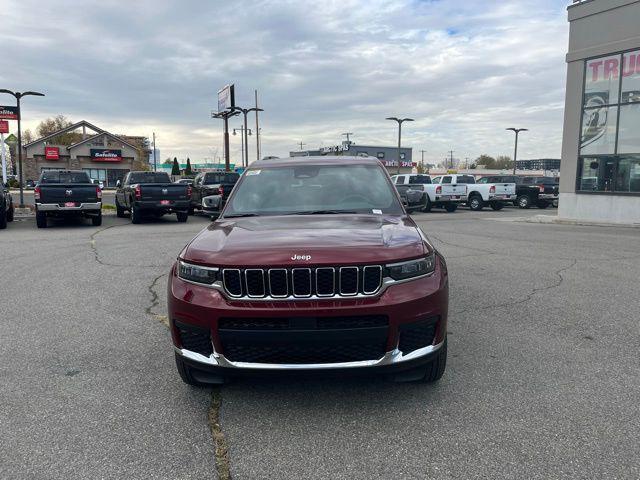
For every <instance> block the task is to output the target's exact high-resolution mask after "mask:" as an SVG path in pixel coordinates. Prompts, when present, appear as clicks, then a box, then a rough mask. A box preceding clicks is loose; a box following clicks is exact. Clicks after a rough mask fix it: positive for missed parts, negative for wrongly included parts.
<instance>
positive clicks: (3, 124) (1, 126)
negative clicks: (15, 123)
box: [0, 120, 9, 133]
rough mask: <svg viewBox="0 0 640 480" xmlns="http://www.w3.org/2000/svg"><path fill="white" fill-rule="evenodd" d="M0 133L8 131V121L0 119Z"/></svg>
mask: <svg viewBox="0 0 640 480" xmlns="http://www.w3.org/2000/svg"><path fill="white" fill-rule="evenodd" d="M0 133H9V122H7V121H6V120H0Z"/></svg>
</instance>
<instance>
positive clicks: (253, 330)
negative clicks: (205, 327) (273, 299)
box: [218, 315, 389, 365]
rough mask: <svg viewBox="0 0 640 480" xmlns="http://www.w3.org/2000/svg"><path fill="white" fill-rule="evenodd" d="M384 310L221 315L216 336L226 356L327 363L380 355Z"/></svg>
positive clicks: (384, 338)
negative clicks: (308, 314) (338, 314)
mask: <svg viewBox="0 0 640 480" xmlns="http://www.w3.org/2000/svg"><path fill="white" fill-rule="evenodd" d="M388 331H389V319H388V317H386V316H385V315H364V316H344V317H282V318H221V319H220V320H219V322H218V338H219V339H220V342H221V344H222V353H223V355H224V356H225V358H226V359H227V360H229V361H231V362H246V363H263V364H264V363H269V364H298V365H302V364H327V363H343V362H357V361H367V360H379V359H380V358H382V357H383V356H384V355H385V353H386V346H387V336H388Z"/></svg>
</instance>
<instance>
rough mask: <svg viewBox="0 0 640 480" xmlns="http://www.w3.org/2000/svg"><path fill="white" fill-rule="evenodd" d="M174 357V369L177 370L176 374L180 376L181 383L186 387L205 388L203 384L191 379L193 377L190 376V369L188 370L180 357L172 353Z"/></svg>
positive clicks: (187, 366)
mask: <svg viewBox="0 0 640 480" xmlns="http://www.w3.org/2000/svg"><path fill="white" fill-rule="evenodd" d="M174 355H175V357H176V368H177V369H178V374H179V375H180V378H181V379H182V381H183V382H184V383H186V384H187V385H191V386H192V387H203V386H205V384H204V383H202V382H199V381H197V380H196V379H195V378H193V375H191V368H189V365H187V364H186V363H185V362H184V360H182V358H181V357H180V355H178V354H177V353H174Z"/></svg>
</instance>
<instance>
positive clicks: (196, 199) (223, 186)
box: [190, 172, 240, 214]
mask: <svg viewBox="0 0 640 480" xmlns="http://www.w3.org/2000/svg"><path fill="white" fill-rule="evenodd" d="M239 178H240V174H239V173H236V172H204V173H200V174H198V175H197V176H196V178H195V179H194V181H193V193H192V195H191V209H190V212H191V213H193V211H194V210H206V213H209V214H215V212H211V211H208V210H207V208H206V206H205V205H203V202H202V200H203V199H204V198H205V197H209V196H211V195H221V197H222V198H221V202H220V208H222V207H223V206H224V204H225V202H226V200H227V198H229V195H230V194H231V190H233V187H234V186H235V184H236V182H237V181H238V179H239Z"/></svg>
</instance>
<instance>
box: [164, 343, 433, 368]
mask: <svg viewBox="0 0 640 480" xmlns="http://www.w3.org/2000/svg"><path fill="white" fill-rule="evenodd" d="M442 345H444V342H441V343H439V344H437V345H429V346H428V347H423V348H419V349H418V350H414V351H413V352H411V353H409V354H407V355H403V353H402V352H401V351H400V350H398V349H397V348H396V349H395V350H391V351H390V352H387V353H385V355H384V357H382V358H380V359H378V360H362V361H359V362H341V363H303V364H298V363H293V364H292V363H249V362H232V361H229V360H227V359H226V358H225V357H224V355H221V354H219V353H216V352H213V353H212V354H211V356H209V357H205V356H204V355H201V354H199V353H196V352H192V351H191V350H186V349H184V348H178V347H175V346H174V349H175V351H176V352H177V353H178V354H179V355H181V356H182V357H184V358H187V359H189V360H193V361H196V362H199V363H203V364H205V365H208V366H210V367H222V368H231V369H254V370H336V369H343V368H363V367H365V368H366V367H383V366H385V365H397V364H399V363H402V362H408V361H410V360H415V359H417V358H420V357H424V356H426V355H429V354H431V353H433V352H436V351H437V350H439V349H440V348H441V347H442Z"/></svg>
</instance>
